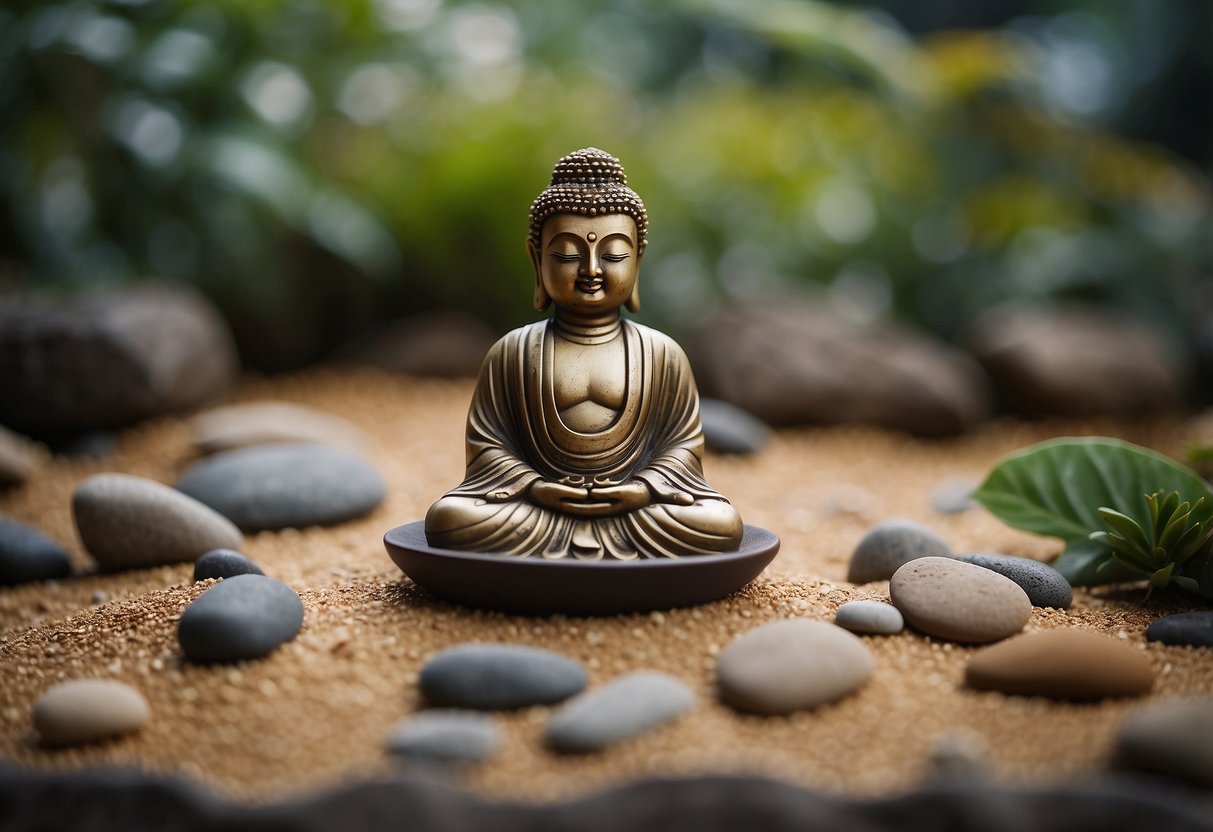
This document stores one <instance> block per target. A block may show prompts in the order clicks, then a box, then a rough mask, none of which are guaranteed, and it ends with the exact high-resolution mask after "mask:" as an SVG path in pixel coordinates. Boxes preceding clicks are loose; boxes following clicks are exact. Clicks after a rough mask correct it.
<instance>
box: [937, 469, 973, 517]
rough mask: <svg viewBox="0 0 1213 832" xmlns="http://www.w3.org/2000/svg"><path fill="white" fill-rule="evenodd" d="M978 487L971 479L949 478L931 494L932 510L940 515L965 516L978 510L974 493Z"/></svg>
mask: <svg viewBox="0 0 1213 832" xmlns="http://www.w3.org/2000/svg"><path fill="white" fill-rule="evenodd" d="M978 485H980V483H979V482H977V481H976V480H974V479H972V478H971V477H949V478H948V479H946V480H944V481H943V482H941V483H939V485H937V486H935V490H934V491H932V492H931V508H932V509H934V510H935V511H936V512H938V513H939V514H963V513H964V512H966V511H968V510H969V509H971V508H976V506H977V501H976V500H974V499H973V492H975V491H976V490H977V487H978Z"/></svg>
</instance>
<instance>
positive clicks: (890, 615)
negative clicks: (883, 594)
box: [834, 599, 906, 636]
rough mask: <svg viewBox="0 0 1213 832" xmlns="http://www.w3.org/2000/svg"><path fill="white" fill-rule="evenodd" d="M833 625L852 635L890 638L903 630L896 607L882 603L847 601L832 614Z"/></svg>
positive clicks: (901, 620) (903, 623) (903, 622)
mask: <svg viewBox="0 0 1213 832" xmlns="http://www.w3.org/2000/svg"><path fill="white" fill-rule="evenodd" d="M834 623H835V624H837V625H838V626H839V627H842V628H843V629H844V630H850V631H851V632H852V633H867V634H869V635H878V636H891V635H894V634H896V633H900V632H901V631H902V630H903V629H904V628H905V625H906V623H905V619H903V618H902V617H901V613H900V612H898V610H897V607H895V606H893V605H892V604H886V603H884V602H883V601H869V600H866V599H864V600H860V601H848V602H846V603H845V604H843V605H842V606H841V607H839V608H838V611H837V612H835V613H834Z"/></svg>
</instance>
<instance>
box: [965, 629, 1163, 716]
mask: <svg viewBox="0 0 1213 832" xmlns="http://www.w3.org/2000/svg"><path fill="white" fill-rule="evenodd" d="M965 684H967V685H968V686H969V687H971V688H977V689H978V690H997V691H1002V692H1003V693H1018V694H1024V695H1027V696H1051V697H1056V698H1061V699H1101V698H1104V697H1110V696H1141V695H1143V694H1146V693H1149V692H1150V688H1151V687H1153V685H1154V667H1153V665H1152V664H1151V663H1150V660H1149V658H1148V657H1147V656H1146V655H1145V654H1144V653H1143V652H1141V651H1140V650H1135V649H1134V648H1132V647H1130V646H1129V645H1128V644H1125V643H1123V642H1121V641H1117V640H1116V639H1114V638H1111V637H1109V636H1105V635H1102V634H1101V633H1094V632H1090V631H1089V630H1074V629H1069V628H1066V629H1056V630H1043V631H1041V632H1037V633H1028V634H1026V635H1022V636H1019V637H1018V638H1013V639H1010V640H1009V641H1007V642H1004V643H1003V644H996V645H994V646H993V647H987V648H986V649H984V650H981V651H979V652H977V653H975V654H974V655H973V658H971V659H970V660H969V665H968V667H967V668H966V669H965Z"/></svg>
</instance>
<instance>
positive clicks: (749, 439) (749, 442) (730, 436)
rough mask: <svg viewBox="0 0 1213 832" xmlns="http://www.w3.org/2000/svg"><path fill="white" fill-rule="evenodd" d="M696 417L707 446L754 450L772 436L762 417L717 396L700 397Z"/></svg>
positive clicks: (733, 450)
mask: <svg viewBox="0 0 1213 832" xmlns="http://www.w3.org/2000/svg"><path fill="white" fill-rule="evenodd" d="M699 418H700V420H701V421H702V422H703V438H704V442H705V443H706V444H707V446H708V448H710V449H711V450H713V451H716V452H717V453H722V454H756V453H758V452H759V451H761V450H762V449H763V447H765V446H766V444H767V442H769V441H770V440H771V429H770V428H769V427H767V426H766V425H764V424H763V423H762V420H761V419H758V418H756V417H754V416H751V415H750V414H749V413H746V412H745V411H744V410H742V409H741V408H740V407H737V406H735V405H731V404H729V403H728V402H722V401H721V400H720V399H708V398H704V399H700V400H699Z"/></svg>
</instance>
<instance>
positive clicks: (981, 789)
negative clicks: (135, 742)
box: [0, 764, 1211, 832]
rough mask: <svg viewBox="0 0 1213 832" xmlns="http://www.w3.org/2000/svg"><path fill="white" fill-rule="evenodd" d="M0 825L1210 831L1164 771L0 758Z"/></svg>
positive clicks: (1195, 799)
mask: <svg viewBox="0 0 1213 832" xmlns="http://www.w3.org/2000/svg"><path fill="white" fill-rule="evenodd" d="M0 821H2V822H3V825H4V828H5V832H43V830H48V829H72V830H81V832H94V830H96V831H97V832H101V831H102V830H130V829H157V830H164V832H215V831H216V830H223V829H240V830H247V832H271V831H272V832H281V830H285V829H300V830H303V829H308V830H321V829H324V830H331V829H359V830H365V832H397V830H400V829H408V830H409V832H438V830H461V831H462V830H467V831H468V832H470V830H489V829H491V830H493V832H532V830H554V829H559V830H562V832H605V831H606V830H616V829H636V830H651V829H660V830H663V832H733V831H734V830H737V829H763V830H772V832H784V831H785V830H788V831H789V832H790V830H796V832H835V830H855V832H859V831H860V830H862V832H934V831H935V830H941V829H947V830H951V832H989V830H998V832H1029V830H1032V831H1033V832H1075V830H1082V829H1099V830H1106V832H1141V830H1146V829H1149V830H1164V829H1165V830H1167V832H1209V829H1210V826H1211V825H1210V822H1209V808H1208V803H1207V800H1205V799H1204V798H1202V797H1201V796H1200V795H1199V793H1193V792H1191V791H1187V790H1184V789H1181V788H1180V787H1178V786H1176V785H1173V784H1171V783H1169V782H1167V781H1165V780H1163V781H1145V780H1142V779H1139V778H1132V777H1128V776H1125V775H1118V776H1110V775H1104V776H1103V777H1101V778H1100V779H1098V780H1090V779H1084V780H1079V781H1072V782H1065V783H1062V784H1058V785H1050V786H1047V787H1043V788H1038V789H1032V790H1029V789H1024V788H1014V789H1012V788H1007V787H1002V786H997V785H991V784H988V783H983V782H980V781H977V782H974V781H970V782H957V781H949V782H944V783H932V784H930V785H929V786H928V787H926V788H923V789H919V790H916V791H912V792H908V793H904V792H899V793H897V794H896V795H894V796H892V797H881V798H854V797H845V796H841V795H837V794H827V793H822V792H817V791H812V790H809V789H806V788H804V787H801V786H795V785H792V784H790V783H787V782H784V781H780V780H774V779H764V778H760V777H754V776H732V777H725V776H701V777H684V778H677V779H672V778H648V779H645V780H642V781H640V782H636V783H631V784H628V785H624V786H619V787H615V788H611V789H608V790H605V791H601V792H595V793H592V794H590V795H588V796H582V797H577V798H575V799H572V800H566V801H560V802H555V803H535V802H529V803H521V802H519V803H506V802H490V801H487V800H485V799H484V798H482V797H478V796H476V795H474V794H472V793H470V792H467V791H463V790H461V789H458V788H453V787H451V786H450V785H449V784H447V783H443V782H435V781H434V780H433V778H429V777H424V778H423V777H420V776H419V777H415V778H397V779H392V780H386V781H371V782H358V783H354V784H352V785H346V786H343V787H341V788H338V789H335V790H333V791H329V792H324V793H321V794H315V795H309V796H307V797H303V798H299V799H295V800H291V801H287V802H281V803H270V804H254V805H249V804H241V803H234V802H227V801H225V800H222V799H220V798H219V797H217V796H216V795H215V794H214V793H212V792H211V791H209V790H207V789H205V788H203V787H201V786H198V785H195V784H194V783H193V782H191V781H185V780H176V779H170V778H167V777H164V776H163V775H154V774H145V773H142V772H138V771H134V770H131V769H121V768H114V767H110V768H103V769H92V770H84V771H41V770H37V769H33V768H19V767H17V766H14V765H12V764H7V765H5V764H0Z"/></svg>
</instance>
